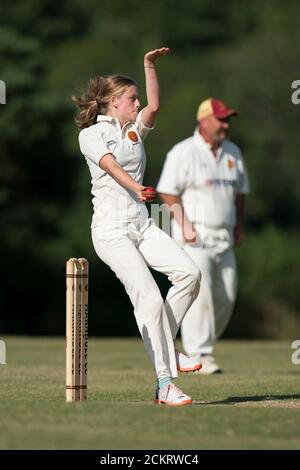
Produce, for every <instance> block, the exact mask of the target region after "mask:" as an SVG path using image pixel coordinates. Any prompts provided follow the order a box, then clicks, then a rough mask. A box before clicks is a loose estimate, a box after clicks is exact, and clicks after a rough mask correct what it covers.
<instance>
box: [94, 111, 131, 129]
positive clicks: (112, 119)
mask: <svg viewBox="0 0 300 470" xmlns="http://www.w3.org/2000/svg"><path fill="white" fill-rule="evenodd" d="M97 122H110V123H111V124H113V125H114V126H116V127H117V128H118V129H119V131H121V132H124V131H126V129H127V127H128V126H129V125H130V124H132V123H131V122H130V121H127V122H125V124H124V126H123V127H122V128H121V124H120V121H119V119H118V118H115V117H113V116H107V115H106V114H98V116H97Z"/></svg>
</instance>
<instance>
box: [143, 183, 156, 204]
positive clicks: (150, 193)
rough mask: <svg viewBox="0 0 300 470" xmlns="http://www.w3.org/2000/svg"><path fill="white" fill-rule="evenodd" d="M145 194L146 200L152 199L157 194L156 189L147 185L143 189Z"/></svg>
mask: <svg viewBox="0 0 300 470" xmlns="http://www.w3.org/2000/svg"><path fill="white" fill-rule="evenodd" d="M143 195H144V196H145V198H146V201H149V200H150V201H151V200H152V199H154V198H155V196H156V190H155V189H154V188H153V187H152V186H147V187H146V188H145V189H143Z"/></svg>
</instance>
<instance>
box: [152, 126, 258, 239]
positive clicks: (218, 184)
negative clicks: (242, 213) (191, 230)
mask: <svg viewBox="0 0 300 470" xmlns="http://www.w3.org/2000/svg"><path fill="white" fill-rule="evenodd" d="M157 191H159V192H160V193H166V194H172V195H174V196H181V199H182V203H183V207H184V210H185V212H186V215H187V217H188V218H189V220H190V221H191V222H195V223H199V224H202V225H203V226H204V227H206V228H208V229H222V228H226V229H229V230H230V231H231V229H232V228H233V227H234V226H235V223H236V208H235V197H236V194H239V193H244V194H246V193H248V192H249V183H248V176H247V170H246V168H245V164H244V162H243V159H242V156H241V152H240V150H239V148H238V147H237V146H236V145H235V144H233V143H232V142H230V141H229V140H224V141H223V143H222V145H221V146H220V148H219V149H218V153H217V156H216V157H215V156H214V154H213V152H212V150H211V148H210V145H209V144H207V143H206V142H205V140H204V139H203V137H202V136H201V134H200V133H199V131H198V129H196V130H195V133H194V135H193V136H192V137H189V138H188V139H185V140H183V141H182V142H179V143H178V144H177V145H175V146H174V147H173V148H172V149H171V150H170V152H169V153H168V154H167V158H166V161H165V164H164V167H163V170H162V174H161V177H160V180H159V182H158V186H157Z"/></svg>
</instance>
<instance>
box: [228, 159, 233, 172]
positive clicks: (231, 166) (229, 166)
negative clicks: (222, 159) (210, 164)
mask: <svg viewBox="0 0 300 470" xmlns="http://www.w3.org/2000/svg"><path fill="white" fill-rule="evenodd" d="M227 165H228V168H229V170H231V169H232V168H234V165H235V163H234V161H233V160H231V159H230V158H229V160H228V161H227Z"/></svg>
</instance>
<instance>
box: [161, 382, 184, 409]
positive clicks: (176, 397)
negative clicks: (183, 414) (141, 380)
mask: <svg viewBox="0 0 300 470" xmlns="http://www.w3.org/2000/svg"><path fill="white" fill-rule="evenodd" d="M154 401H155V403H156V404H157V405H168V406H184V405H190V404H191V403H192V401H193V400H192V399H191V397H189V396H188V395H186V394H185V393H183V391H182V390H180V389H179V388H177V387H176V386H175V385H174V384H172V383H171V384H168V385H166V386H165V387H164V388H163V389H162V390H160V391H156V397H155V400H154Z"/></svg>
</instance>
